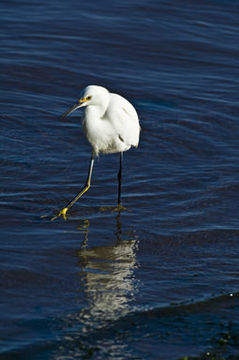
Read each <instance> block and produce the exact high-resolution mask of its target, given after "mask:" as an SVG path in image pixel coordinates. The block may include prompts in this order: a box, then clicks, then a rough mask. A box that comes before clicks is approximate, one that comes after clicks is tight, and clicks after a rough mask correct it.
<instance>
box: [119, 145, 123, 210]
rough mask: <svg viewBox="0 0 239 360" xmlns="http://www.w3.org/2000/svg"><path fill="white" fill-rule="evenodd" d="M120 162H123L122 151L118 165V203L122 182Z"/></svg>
mask: <svg viewBox="0 0 239 360" xmlns="http://www.w3.org/2000/svg"><path fill="white" fill-rule="evenodd" d="M122 164H123V153H122V152H121V153H120V167H119V172H118V205H120V202H121V183H122Z"/></svg>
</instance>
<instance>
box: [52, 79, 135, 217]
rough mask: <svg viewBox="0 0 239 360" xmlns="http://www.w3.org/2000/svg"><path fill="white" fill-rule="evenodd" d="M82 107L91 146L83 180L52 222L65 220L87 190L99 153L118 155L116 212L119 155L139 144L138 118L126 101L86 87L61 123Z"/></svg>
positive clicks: (63, 116) (99, 88) (120, 172)
mask: <svg viewBox="0 0 239 360" xmlns="http://www.w3.org/2000/svg"><path fill="white" fill-rule="evenodd" d="M84 106H85V107H86V109H85V114H84V119H83V128H84V132H85V135H86V138H87V139H88V141H89V143H90V144H91V146H92V155H91V160H90V166H89V171H88V176H87V180H86V183H85V186H84V187H83V189H82V190H81V191H80V192H79V194H77V195H76V196H75V197H74V198H73V199H72V200H71V201H70V202H69V203H68V204H67V205H66V207H64V208H63V209H62V210H61V211H59V213H58V214H57V215H56V216H55V217H53V218H52V220H55V219H56V218H57V217H59V216H62V217H63V218H64V219H66V213H67V211H68V210H69V209H70V208H71V207H72V205H73V204H74V203H75V202H76V201H77V200H78V199H79V198H80V197H81V196H82V195H83V194H84V193H85V192H86V191H87V190H88V189H89V188H90V184H91V175H92V170H93V166H94V159H95V156H98V155H99V153H103V154H113V153H120V166H119V172H118V208H119V209H120V206H121V205H120V200H121V179H122V160H123V152H124V151H127V150H129V149H130V148H131V146H135V147H137V146H138V143H139V133H140V125H139V119H138V115H137V112H136V110H135V108H134V107H133V105H132V104H131V103H130V102H129V101H128V100H126V99H125V98H123V97H122V96H120V95H118V94H113V93H110V92H109V91H108V90H107V89H105V88H104V87H102V86H97V85H89V86H87V87H86V88H85V89H84V90H83V92H82V94H81V97H80V99H79V100H78V101H77V103H76V104H75V105H73V106H72V107H71V108H70V109H69V110H67V111H66V112H65V113H64V114H63V115H62V119H64V118H65V117H66V116H67V115H70V114H71V113H72V112H73V111H75V110H77V109H79V108H81V107H84Z"/></svg>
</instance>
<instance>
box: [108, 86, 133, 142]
mask: <svg viewBox="0 0 239 360" xmlns="http://www.w3.org/2000/svg"><path fill="white" fill-rule="evenodd" d="M105 115H106V118H108V119H110V122H111V123H112V126H113V127H114V129H115V130H116V132H117V134H118V136H119V137H120V139H121V140H122V141H124V143H125V144H126V145H127V146H129V147H130V146H138V142H139V133H140V125H139V118H138V115H137V112H136V110H135V108H134V107H133V105H132V104H131V103H130V102H129V101H128V100H126V99H125V98H123V97H122V96H120V95H118V94H114V93H110V102H109V105H108V108H107V111H106V114H105Z"/></svg>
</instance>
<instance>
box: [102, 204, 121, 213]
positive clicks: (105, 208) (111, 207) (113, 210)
mask: <svg viewBox="0 0 239 360" xmlns="http://www.w3.org/2000/svg"><path fill="white" fill-rule="evenodd" d="M123 210H127V208H126V207H125V206H122V205H120V204H118V205H117V206H116V207H115V206H102V207H100V211H111V212H120V211H123Z"/></svg>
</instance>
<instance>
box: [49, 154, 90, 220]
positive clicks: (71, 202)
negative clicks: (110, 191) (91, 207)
mask: <svg viewBox="0 0 239 360" xmlns="http://www.w3.org/2000/svg"><path fill="white" fill-rule="evenodd" d="M94 160H95V158H94V155H93V154H92V157H91V160H90V166H89V171H88V176H87V180H86V183H85V186H84V187H83V189H82V190H81V191H80V192H79V194H77V195H76V196H75V197H74V198H73V199H72V200H71V201H70V202H69V203H68V204H67V206H66V207H64V208H63V209H62V210H61V211H59V213H58V214H57V215H56V216H54V217H53V218H52V219H51V220H55V219H57V218H58V217H60V216H62V217H63V218H64V219H65V220H66V213H67V211H68V210H69V209H70V208H71V207H72V206H73V205H74V204H75V202H76V201H77V200H78V199H79V198H80V197H81V196H82V195H83V194H84V193H85V192H86V191H87V190H88V189H89V188H90V183H91V175H92V170H93V166H94Z"/></svg>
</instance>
